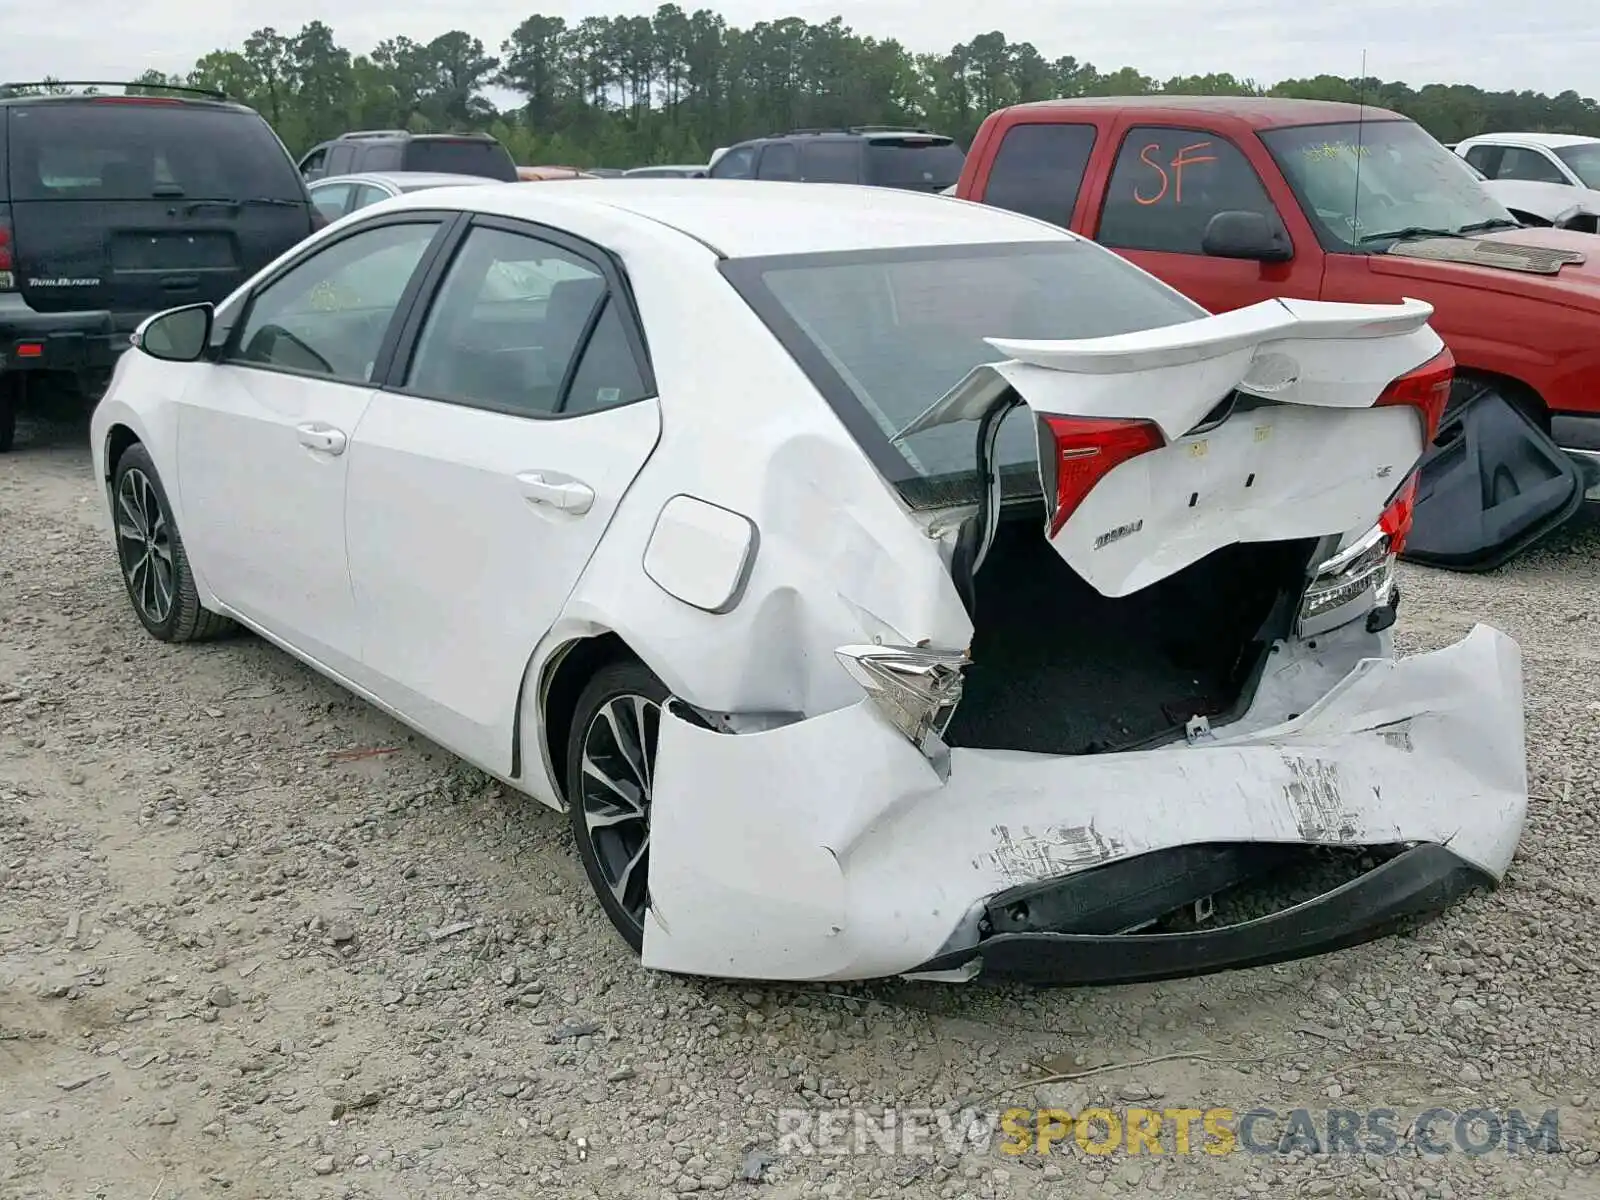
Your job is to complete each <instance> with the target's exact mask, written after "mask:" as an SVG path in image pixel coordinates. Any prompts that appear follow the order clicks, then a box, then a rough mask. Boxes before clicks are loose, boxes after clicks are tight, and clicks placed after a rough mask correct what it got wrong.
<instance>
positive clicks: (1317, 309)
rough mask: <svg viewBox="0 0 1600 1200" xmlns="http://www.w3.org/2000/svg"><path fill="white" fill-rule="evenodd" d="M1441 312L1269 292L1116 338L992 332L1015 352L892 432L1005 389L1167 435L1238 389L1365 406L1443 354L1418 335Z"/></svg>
mask: <svg viewBox="0 0 1600 1200" xmlns="http://www.w3.org/2000/svg"><path fill="white" fill-rule="evenodd" d="M1432 315H1433V306H1432V305H1431V304H1427V303H1425V302H1423V301H1421V300H1409V299H1408V300H1402V301H1401V302H1400V303H1399V304H1338V303H1329V302H1325V301H1320V300H1264V301H1262V302H1261V303H1260V304H1252V305H1251V306H1250V307H1248V308H1240V309H1235V310H1234V311H1232V312H1226V313H1220V314H1218V315H1215V316H1207V317H1201V318H1199V319H1197V320H1193V321H1183V322H1179V323H1178V324H1175V325H1165V326H1160V327H1157V328H1155V329H1144V330H1139V331H1138V332H1135V333H1123V334H1116V335H1114V336H1112V337H1101V338H1078V339H1075V340H1067V341H1016V340H1011V339H1007V338H1000V337H993V338H985V339H984V340H985V341H987V342H988V343H989V345H991V346H993V347H994V348H995V350H996V351H998V352H999V353H1001V354H1003V355H1005V356H1006V361H1003V362H995V363H986V364H983V365H980V366H978V367H975V368H974V369H973V370H972V371H971V372H969V373H968V374H967V376H966V378H964V379H963V380H962V381H961V382H960V383H958V384H956V386H955V387H954V388H952V389H951V390H950V391H949V392H948V393H946V394H945V395H944V396H943V397H942V398H941V399H939V400H938V401H937V402H935V403H934V404H933V405H932V406H931V407H929V408H928V409H927V410H926V411H924V412H923V413H922V414H921V415H920V416H918V417H917V418H916V419H914V420H913V421H912V422H911V423H910V424H909V425H907V426H906V427H905V428H904V429H902V430H901V431H900V432H899V433H898V434H897V435H896V437H895V440H896V441H899V440H901V439H904V438H907V437H910V436H911V435H912V434H914V433H918V432H921V431H922V430H924V429H932V428H934V427H935V426H938V425H947V424H951V423H954V422H958V421H974V420H977V419H978V418H979V417H981V416H982V415H983V413H984V412H985V411H986V410H987V409H988V407H989V405H990V404H992V403H993V402H994V400H995V399H996V398H997V397H998V396H999V394H1000V393H1001V392H1003V391H1004V390H1005V389H1006V388H1007V387H1014V388H1016V390H1017V391H1018V392H1019V393H1020V394H1021V395H1022V397H1023V399H1024V400H1026V401H1027V403H1028V406H1029V407H1030V408H1032V409H1034V410H1035V411H1036V412H1041V413H1060V414H1071V415H1073V416H1081V417H1095V416H1107V417H1143V418H1146V419H1148V420H1152V421H1155V422H1156V424H1157V425H1159V426H1160V427H1161V430H1162V432H1163V433H1164V434H1165V435H1166V436H1167V437H1168V438H1169V439H1172V438H1176V437H1180V436H1182V435H1183V434H1184V433H1185V432H1186V431H1188V430H1189V429H1192V428H1193V427H1194V426H1195V424H1196V423H1197V422H1198V421H1199V420H1200V419H1201V418H1202V417H1203V416H1204V415H1205V414H1206V412H1208V411H1209V410H1210V409H1211V408H1212V407H1214V406H1215V405H1216V403H1217V402H1218V401H1220V400H1221V399H1222V398H1223V397H1224V396H1226V395H1227V394H1228V393H1229V392H1231V391H1233V390H1235V389H1237V390H1239V391H1243V392H1249V393H1251V394H1253V395H1258V396H1263V397H1269V398H1271V399H1274V400H1278V401H1281V402H1284V403H1289V404H1309V405H1317V406H1326V407H1334V408H1360V407H1365V406H1368V405H1371V404H1372V403H1373V401H1374V400H1376V399H1377V397H1378V396H1379V394H1380V393H1381V392H1382V391H1383V389H1384V387H1386V386H1387V385H1388V384H1389V383H1390V382H1391V381H1392V380H1394V379H1395V378H1397V377H1398V376H1400V375H1403V374H1405V373H1406V372H1407V371H1409V370H1412V369H1413V368H1415V367H1417V366H1418V365H1419V364H1420V362H1422V361H1424V360H1426V359H1427V358H1428V357H1430V356H1431V354H1432V353H1437V350H1438V348H1439V346H1440V345H1441V344H1442V343H1439V340H1438V337H1437V335H1433V334H1432V333H1431V331H1429V333H1428V334H1427V335H1425V339H1424V340H1428V341H1429V342H1430V344H1431V345H1432V347H1433V349H1432V350H1431V351H1428V352H1426V353H1420V355H1419V346H1418V339H1417V338H1416V337H1415V336H1414V335H1416V334H1417V333H1418V331H1420V330H1424V329H1425V328H1426V326H1427V323H1428V318H1430V317H1431V316H1432ZM1351 342H1362V343H1363V345H1361V346H1359V347H1358V346H1352V345H1351V344H1350V343H1351ZM1135 377H1138V378H1135Z"/></svg>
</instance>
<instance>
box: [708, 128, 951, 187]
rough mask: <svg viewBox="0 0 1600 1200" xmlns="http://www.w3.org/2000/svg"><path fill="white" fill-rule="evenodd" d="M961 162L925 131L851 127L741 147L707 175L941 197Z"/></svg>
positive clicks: (947, 143) (944, 141)
mask: <svg viewBox="0 0 1600 1200" xmlns="http://www.w3.org/2000/svg"><path fill="white" fill-rule="evenodd" d="M966 159H967V155H966V151H964V150H962V148H961V147H960V146H958V145H957V144H956V143H955V141H954V139H952V138H947V137H945V136H944V135H943V134H939V133H934V132H933V131H931V130H928V129H901V128H897V127H895V126H892V125H856V126H853V127H851V128H849V129H796V130H795V131H794V132H792V133H775V134H773V135H772V136H771V137H764V138H753V139H751V140H750V141H748V142H740V143H738V144H737V145H734V146H730V147H728V149H727V151H726V152H725V153H724V154H723V155H722V156H721V157H720V158H718V159H717V161H716V163H715V164H713V166H712V167H711V171H710V175H711V178H713V179H783V180H790V181H795V182H800V183H864V184H868V185H871V186H874V187H891V188H907V189H910V190H911V191H917V192H942V191H943V190H944V189H945V188H947V187H951V186H953V185H954V184H955V182H956V180H957V179H959V178H961V167H962V165H963V164H964V163H965V162H966Z"/></svg>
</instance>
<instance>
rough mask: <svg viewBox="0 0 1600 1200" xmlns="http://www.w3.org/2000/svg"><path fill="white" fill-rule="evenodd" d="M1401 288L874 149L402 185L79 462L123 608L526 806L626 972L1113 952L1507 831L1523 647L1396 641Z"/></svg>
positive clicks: (173, 353)
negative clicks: (760, 165)
mask: <svg viewBox="0 0 1600 1200" xmlns="http://www.w3.org/2000/svg"><path fill="white" fill-rule="evenodd" d="M1430 314H1431V310H1430V309H1429V308H1428V306H1427V305H1425V304H1420V303H1417V302H1414V301H1405V302H1402V303H1400V304H1396V305H1392V306H1365V305H1353V304H1350V305H1346V304H1324V303H1315V302H1306V301H1298V300H1285V301H1269V302H1265V303H1262V304H1258V305H1255V306H1253V307H1251V308H1247V309H1242V310H1239V311H1236V312H1232V313H1228V314H1224V315H1220V316H1211V315H1208V314H1207V313H1205V312H1204V311H1203V310H1202V309H1200V308H1198V307H1196V306H1195V305H1194V304H1193V303H1191V302H1190V301H1188V300H1187V299H1185V298H1184V297H1182V296H1181V295H1179V294H1178V293H1177V292H1175V291H1173V290H1171V289H1170V288H1168V287H1166V286H1165V285H1164V284H1162V283H1160V282H1158V281H1157V280H1155V279H1154V278H1153V277H1151V276H1150V275H1147V274H1145V273H1144V272H1143V271H1141V270H1139V269H1138V268H1136V267H1134V266H1132V265H1130V264H1129V263H1128V262H1126V261H1125V260H1123V259H1121V258H1119V257H1117V256H1116V255H1114V254H1112V253H1110V252H1108V251H1105V250H1102V249H1101V248H1100V247H1098V246H1096V245H1094V244H1093V243H1092V242H1089V241H1086V240H1084V239H1081V238H1079V237H1076V236H1074V235H1073V234H1070V233H1067V232H1064V231H1062V230H1060V229H1057V228H1054V227H1052V226H1049V225H1046V224H1043V223H1041V222H1038V221H1034V220H1031V219H1029V218H1027V217H1023V216H1019V215H1016V214H1013V213H1009V212H1005V211H1002V210H999V209H993V208H987V207H982V206H979V205H974V204H968V203H966V202H964V201H960V200H954V199H945V198H941V197H935V196H922V195H915V194H911V193H900V192H892V191H884V190H882V189H866V188H854V187H845V186H827V185H797V184H776V183H755V182H748V183H741V182H733V183H728V184H726V185H724V186H722V187H719V188H717V189H715V192H714V194H713V193H712V192H708V191H707V190H706V188H705V185H704V184H703V183H696V182H678V181H666V180H662V181H655V180H639V181H637V183H636V185H635V186H630V187H628V188H626V189H621V190H619V189H618V188H617V187H616V186H615V185H614V184H611V183H593V184H591V183H584V182H576V183H572V184H569V185H568V186H566V187H562V188H527V187H519V186H515V185H505V186H495V187H473V188H461V189H439V190H431V191H426V192H419V193H416V194H413V195H409V196H404V197H400V198H398V199H394V200H389V201H385V202H383V203H380V204H377V205H374V206H372V207H371V208H367V209H364V210H362V211H361V212H359V213H356V214H353V215H351V216H349V217H346V218H344V219H343V220H341V221H339V222H337V223H335V224H334V225H332V226H330V227H329V228H327V229H326V230H323V231H322V232H320V233H318V234H316V235H314V236H313V237H312V238H310V239H309V240H307V241H306V242H304V243H302V244H301V245H299V246H297V247H296V248H295V249H293V250H292V251H290V252H289V253H288V254H286V255H284V256H283V257H282V258H281V259H279V260H278V261H277V262H275V263H273V264H272V265H271V266H270V267H268V268H267V269H266V270H264V271H263V272H262V273H261V274H260V275H258V276H257V277H256V278H254V279H252V280H251V281H250V282H249V283H247V284H246V285H245V286H243V287H242V288H241V289H240V290H239V291H238V292H237V293H236V294H234V295H233V296H231V297H230V298H229V299H228V300H227V301H225V302H224V303H223V304H221V305H220V306H218V307H217V308H216V309H215V310H214V311H213V309H212V308H210V307H209V306H203V305H201V306H190V307H186V308H180V309H174V310H172V311H169V312H167V313H165V314H162V315H159V316H157V317H153V318H151V319H150V320H148V321H146V322H145V323H144V324H143V325H142V326H141V327H140V329H139V331H138V333H137V334H136V335H135V343H136V345H137V347H138V348H137V350H135V351H130V352H129V353H127V354H125V355H124V356H123V358H122V359H121V361H120V362H119V365H118V367H117V371H116V377H115V380H114V382H113V383H112V385H111V388H110V390H109V392H108V393H107V395H106V397H105V399H104V400H103V401H102V402H101V404H100V405H99V408H98V410H97V411H96V413H95V417H94V423H93V432H92V438H93V452H94V458H95V466H96V469H97V471H98V473H99V476H100V477H101V478H102V479H103V480H104V482H105V487H106V493H105V494H106V497H107V502H108V510H109V513H110V516H111V519H112V525H113V528H114V531H115V532H114V537H115V543H116V551H117V556H118V562H119V564H120V567H121V570H122V574H123V576H124V578H125V580H126V583H127V591H128V595H129V597H130V599H131V601H132V606H133V610H134V613H135V615H136V616H137V617H138V619H139V620H140V621H141V622H142V623H143V624H144V626H145V627H146V628H147V629H148V630H149V631H150V633H152V634H153V635H154V636H156V637H158V638H161V639H163V640H166V641H173V642H178V641H188V640H191V639H195V638H201V637H207V636H211V635H215V634H218V633H220V632H222V631H224V630H227V629H231V628H234V627H236V626H243V627H245V628H247V629H249V630H253V631H254V632H256V633H257V634H259V635H260V636H262V637H264V638H267V639H268V640H270V641H272V642H273V643H275V644H277V645H278V646H280V647H282V648H283V649H284V650H286V651H288V652H289V653H290V654H292V655H294V656H296V657H297V658H299V659H301V660H303V661H304V662H306V663H308V664H310V665H311V666H313V667H315V668H316V669H317V670H319V671H321V672H323V673H324V674H326V675H328V676H329V677H330V678H332V679H334V680H336V681H338V682H339V683H341V684H343V685H344V686H346V687H348V688H349V689H350V690H351V691H353V692H355V693H357V694H358V695H360V696H362V697H364V698H365V699H367V700H368V701H370V702H371V703H372V704H374V705H376V706H378V707H379V708H381V709H383V710H384V711H385V712H388V713H390V714H391V715H392V716H394V717H395V718H397V719H399V720H401V721H403V722H405V723H406V724H408V725H410V726H411V727H413V728H414V729H416V730H418V731H420V732H421V733H423V734H425V735H426V736H428V737H429V738H432V739H434V740H435V741H437V742H439V743H440V744H442V745H444V746H446V747H448V748H449V749H450V750H452V751H453V752H455V753H456V754H458V755H460V756H461V757H462V758H464V759H466V760H468V761H469V762H471V763H473V764H474V765H476V766H477V767H479V768H481V769H482V770H484V771H486V772H488V773H490V774H491V775H493V776H495V777H497V778H498V779H501V780H503V781H504V782H506V783H507V784H509V785H511V786H512V787H515V788H518V789H520V790H522V791H524V792H526V793H528V794H529V795H531V796H533V797H535V798H537V799H539V800H541V801H543V802H544V803H546V804H548V805H550V806H552V807H554V808H557V809H564V810H566V811H568V812H569V813H570V819H571V823H572V831H573V835H574V837H575V839H576V842H577V848H578V852H579V854H580V856H581V858H582V861H583V865H584V867H585V869H586V871H587V873H588V875H589V878H590V880H591V881H592V882H593V884H594V887H595V890H596V893H597V894H598V896H599V900H600V904H601V906H602V907H603V908H604V910H605V912H606V914H607V916H609V918H610V920H611V921H612V922H613V923H614V924H615V926H616V928H617V929H618V930H619V931H620V932H621V934H622V936H623V937H624V938H625V939H626V940H627V942H628V943H629V944H630V945H631V946H632V947H633V948H634V949H635V950H636V951H639V952H640V953H641V957H642V961H643V963H644V965H645V966H647V967H650V968H656V969H663V970H668V971H675V972H685V973H694V974H705V975H720V976H729V977H743V978H767V979H789V980H822V979H858V978H872V977H882V976H895V975H910V976H918V977H931V978H942V979H964V978H970V977H971V976H973V975H974V974H976V973H977V972H978V971H979V970H980V969H982V970H983V971H985V972H987V973H991V974H996V975H1011V976H1014V977H1022V978H1028V979H1035V980H1041V981H1056V982H1087V981H1119V980H1133V979H1153V978H1162V977H1166V976H1171V975H1179V974H1187V973H1196V972H1205V971H1213V970H1220V969H1226V968H1232V967H1239V966H1246V965H1251V964H1255V963H1262V962H1270V961H1275V960H1278V959H1284V958H1290V957H1295V956H1299V955H1305V954H1310V953H1316V952H1320V951H1324V950H1328V949H1332V948H1334V947H1338V946H1342V945H1347V944H1350V943H1352V942H1356V941H1359V940H1362V939H1364V938H1369V937H1372V936H1375V935H1376V934H1377V933H1379V932H1381V931H1382V930H1385V929H1387V928H1389V927H1391V926H1392V925H1393V924H1394V923H1396V922H1397V921H1400V920H1402V919H1404V918H1408V917H1411V916H1415V915H1418V914H1423V913H1428V912H1432V911H1436V910H1438V909H1440V908H1442V907H1444V906H1445V905H1447V904H1449V903H1450V902H1451V901H1452V900H1453V899H1454V898H1455V897H1456V896H1457V895H1459V894H1460V893H1461V892H1462V891H1464V890H1465V889H1468V888H1471V887H1474V886H1477V885H1488V886H1492V885H1493V884H1495V883H1496V882H1497V881H1498V880H1499V879H1500V877H1501V875H1502V873H1503V872H1504V871H1505V870H1506V868H1507V865H1508V863H1509V862H1510V860H1511V858H1512V855H1513V853H1514V851H1515V849H1516V847H1517V844H1518V841H1519V838H1520V835H1521V830H1522V824H1523V818H1524V813H1525V810H1526V806H1527V782H1526V765H1525V755H1524V744H1523V710H1522V703H1523V701H1522V683H1521V670H1520V656H1519V651H1518V649H1517V647H1516V645H1515V643H1513V642H1512V641H1511V640H1510V639H1509V638H1507V637H1506V636H1505V635H1503V634H1502V633H1500V632H1498V631H1496V630H1493V629H1491V628H1489V627H1486V626H1478V627H1476V628H1475V629H1474V630H1473V631H1472V632H1471V633H1470V634H1469V635H1468V636H1466V637H1465V638H1464V639H1463V640H1461V641H1460V642H1457V643H1456V644H1454V645H1451V646H1448V647H1446V648H1444V649H1441V650H1437V651H1434V652H1432V653H1428V654H1419V655H1415V656H1412V657H1408V658H1404V659H1398V660H1397V659H1396V658H1395V657H1394V655H1393V652H1392V649H1391V642H1390V638H1391V632H1390V626H1391V625H1392V624H1393V621H1394V618H1395V611H1396V605H1397V603H1398V593H1397V590H1396V586H1395V582H1394V577H1393V564H1394V551H1395V549H1396V546H1397V544H1398V543H1399V541H1400V540H1401V539H1402V538H1403V537H1404V536H1405V532H1406V530H1407V528H1408V523H1409V520H1410V506H1411V503H1412V499H1413V495H1414V489H1415V484H1414V481H1413V475H1412V471H1413V468H1414V465H1415V464H1416V462H1417V460H1418V458H1419V456H1420V454H1421V452H1422V449H1423V446H1424V445H1425V443H1426V442H1427V441H1428V440H1429V439H1430V438H1431V436H1432V431H1433V429H1434V428H1435V427H1436V425H1437V422H1438V419H1439V414H1440V409H1441V407H1442V405H1443V402H1444V398H1445V396H1446V395H1447V394H1448V392H1449V385H1450V378H1451V370H1452V363H1451V360H1450V357H1449V355H1448V353H1447V352H1446V351H1444V349H1443V347H1442V344H1441V342H1440V340H1439V338H1438V337H1437V336H1436V335H1435V334H1434V333H1433V331H1432V330H1431V328H1430V327H1429V325H1428V323H1427V322H1428V318H1429V316H1430ZM1263 896H1265V897H1267V898H1268V899H1266V900H1265V901H1263V900H1262V899H1261V898H1262V897H1263Z"/></svg>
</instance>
